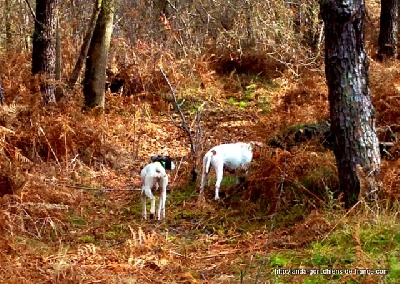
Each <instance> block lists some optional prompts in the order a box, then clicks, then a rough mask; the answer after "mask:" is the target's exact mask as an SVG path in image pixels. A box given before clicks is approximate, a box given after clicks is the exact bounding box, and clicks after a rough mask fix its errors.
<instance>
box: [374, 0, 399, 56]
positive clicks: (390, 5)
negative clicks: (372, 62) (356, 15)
mask: <svg viewBox="0 0 400 284" xmlns="http://www.w3.org/2000/svg"><path fill="white" fill-rule="evenodd" d="M398 19H399V5H398V0H382V1H381V16H380V25H379V26H380V30H379V38H378V44H379V50H378V59H379V60H381V61H382V60H383V59H384V58H385V57H386V58H390V59H396V57H397V38H398V36H397V32H398Z"/></svg>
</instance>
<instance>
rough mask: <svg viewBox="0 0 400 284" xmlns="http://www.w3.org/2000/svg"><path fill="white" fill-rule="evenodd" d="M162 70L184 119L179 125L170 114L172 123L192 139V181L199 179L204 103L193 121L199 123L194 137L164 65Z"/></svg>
mask: <svg viewBox="0 0 400 284" xmlns="http://www.w3.org/2000/svg"><path fill="white" fill-rule="evenodd" d="M160 72H161V73H162V75H163V76H164V79H165V81H166V82H167V84H168V87H169V89H170V90H171V93H172V98H173V99H174V104H175V107H176V109H177V110H178V113H179V116H180V117H181V120H182V124H181V125H178V124H177V123H176V122H175V120H174V119H173V118H172V116H171V115H170V118H171V120H172V123H173V124H174V125H175V126H176V127H178V128H180V129H182V130H183V131H184V132H185V133H186V134H187V136H188V137H189V141H190V151H191V153H192V156H193V170H192V181H193V182H194V181H196V179H197V154H198V149H197V146H198V145H200V143H199V141H200V140H201V127H200V122H201V110H202V109H203V106H204V103H203V104H202V105H201V106H199V107H198V108H197V110H196V117H195V120H194V121H193V123H192V125H193V124H194V122H196V123H197V127H196V132H195V137H193V135H192V131H191V127H192V125H191V126H189V127H188V125H187V123H186V118H185V115H184V114H183V112H182V108H181V105H180V104H179V103H178V99H177V96H176V92H175V90H174V88H173V87H172V85H171V83H170V82H169V80H168V77H167V75H166V74H165V72H164V70H163V69H162V67H160Z"/></svg>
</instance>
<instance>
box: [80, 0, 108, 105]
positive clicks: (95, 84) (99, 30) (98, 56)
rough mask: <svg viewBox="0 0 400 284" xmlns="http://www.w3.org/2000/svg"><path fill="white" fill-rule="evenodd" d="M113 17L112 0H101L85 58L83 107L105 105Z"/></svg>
mask: <svg viewBox="0 0 400 284" xmlns="http://www.w3.org/2000/svg"><path fill="white" fill-rule="evenodd" d="M113 17H114V0H103V1H102V4H101V9H100V14H99V16H98V18H97V23H96V27H95V29H94V32H93V36H92V39H91V41H90V46H89V51H88V56H87V59H86V70H85V78H84V80H83V93H84V95H85V108H94V107H97V106H98V107H101V108H104V105H105V83H106V68H107V56H108V49H109V47H110V41H111V34H112V28H113Z"/></svg>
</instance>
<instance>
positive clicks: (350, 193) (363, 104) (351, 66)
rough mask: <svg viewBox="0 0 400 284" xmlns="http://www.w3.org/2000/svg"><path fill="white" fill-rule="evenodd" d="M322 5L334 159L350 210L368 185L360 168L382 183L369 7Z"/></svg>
mask: <svg viewBox="0 0 400 284" xmlns="http://www.w3.org/2000/svg"><path fill="white" fill-rule="evenodd" d="M320 5H321V7H320V8H321V15H322V18H323V20H324V23H325V72H326V80H327V85H328V92H329V94H328V98H329V103H330V118H331V130H332V133H333V135H334V136H335V142H334V146H335V147H334V153H335V157H336V162H337V167H338V172H339V181H340V188H341V191H342V192H343V193H344V198H345V204H346V207H347V208H349V207H350V206H352V205H354V204H355V203H356V202H357V199H358V196H359V193H360V182H361V183H362V184H365V183H364V181H360V180H359V178H358V176H357V172H356V168H357V167H356V166H357V165H360V166H361V167H362V169H363V170H364V172H365V173H367V174H368V177H369V178H370V179H373V180H375V181H376V180H377V179H378V175H379V173H380V163H381V159H380V153H379V141H378V138H377V135H376V127H375V112H374V108H373V105H372V103H371V95H370V89H369V78H368V57H367V54H366V51H365V40H364V18H365V2H364V0H355V1H337V0H321V2H320ZM358 168H359V166H358ZM374 184H375V185H376V184H378V183H370V186H369V187H368V188H367V189H366V191H368V192H367V195H368V194H369V197H372V198H376V194H373V195H372V193H376V192H374V191H375V190H378V188H376V186H375V185H374Z"/></svg>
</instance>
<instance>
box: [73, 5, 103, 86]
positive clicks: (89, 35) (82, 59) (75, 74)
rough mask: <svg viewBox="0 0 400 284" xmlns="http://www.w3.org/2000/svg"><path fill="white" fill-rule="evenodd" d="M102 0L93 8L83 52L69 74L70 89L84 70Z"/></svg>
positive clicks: (82, 47) (82, 48)
mask: <svg viewBox="0 0 400 284" xmlns="http://www.w3.org/2000/svg"><path fill="white" fill-rule="evenodd" d="M101 1H102V0H96V3H95V6H94V8H93V13H92V16H91V18H90V22H89V25H88V28H87V31H86V35H85V38H84V39H83V43H82V46H81V52H80V54H79V57H78V60H77V61H76V64H75V67H74V70H73V71H72V72H71V75H70V76H69V80H68V87H69V88H70V89H72V88H73V87H74V86H75V84H76V81H78V78H79V73H80V72H81V70H82V67H83V64H84V62H85V59H86V56H87V54H88V50H89V45H90V41H91V38H92V36H93V31H94V29H95V26H96V21H97V18H98V16H99V13H100V8H101Z"/></svg>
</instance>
